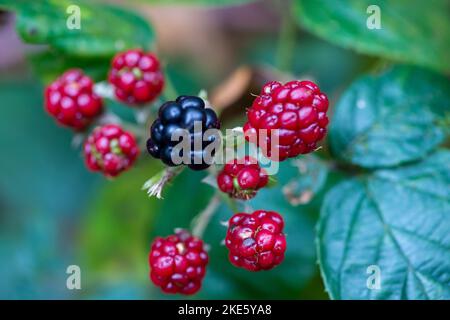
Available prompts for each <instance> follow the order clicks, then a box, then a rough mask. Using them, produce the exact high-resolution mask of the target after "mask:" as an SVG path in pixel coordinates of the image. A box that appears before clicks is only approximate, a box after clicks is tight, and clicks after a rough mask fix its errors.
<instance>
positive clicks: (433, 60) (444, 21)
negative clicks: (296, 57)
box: [293, 0, 450, 72]
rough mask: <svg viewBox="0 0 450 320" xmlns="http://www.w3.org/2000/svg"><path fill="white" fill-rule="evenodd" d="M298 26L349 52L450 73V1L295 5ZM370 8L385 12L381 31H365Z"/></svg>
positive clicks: (304, 0)
mask: <svg viewBox="0 0 450 320" xmlns="http://www.w3.org/2000/svg"><path fill="white" fill-rule="evenodd" d="M293 1H294V15H295V16H296V18H297V20H298V22H299V23H300V24H301V25H302V26H304V27H306V28H307V29H308V30H310V31H311V32H313V33H315V34H317V35H318V36H320V37H322V38H324V39H326V40H328V41H330V42H332V43H335V44H337V45H339V46H343V47H345V48H351V49H355V50H357V51H358V52H362V53H368V54H372V55H377V56H381V57H383V58H387V59H392V60H395V61H400V62H407V63H413V64H418V65H421V66H426V67H430V68H432V69H435V70H438V71H441V72H449V71H450V59H448V52H449V51H450V5H449V2H448V1H447V0H433V1H431V2H428V1H423V0H410V1H408V2H407V3H406V2H405V1H390V0H378V1H372V0H363V1H361V0H345V1H335V0H315V1H310V0H293ZM370 5H377V6H378V7H379V8H380V12H381V29H380V30H371V29H369V28H367V27H366V21H367V18H368V17H369V15H370V13H366V10H367V8H368V7H369V6H370Z"/></svg>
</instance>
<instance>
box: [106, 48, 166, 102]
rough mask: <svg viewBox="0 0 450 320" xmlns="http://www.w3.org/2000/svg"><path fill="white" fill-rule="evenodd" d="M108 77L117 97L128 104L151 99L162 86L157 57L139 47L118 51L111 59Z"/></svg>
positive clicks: (162, 81)
mask: <svg viewBox="0 0 450 320" xmlns="http://www.w3.org/2000/svg"><path fill="white" fill-rule="evenodd" d="M108 79H109V82H110V83H111V84H112V85H113V87H114V93H115V95H116V97H117V99H119V100H120V101H123V102H125V103H127V104H130V105H142V104H145V103H149V102H151V101H153V100H154V99H155V98H156V97H158V96H159V94H160V93H161V92H162V90H163V87H164V75H163V73H162V71H161V67H160V63H159V61H158V59H157V58H156V56H155V55H154V54H153V53H151V52H143V51H142V50H140V49H134V50H128V51H125V52H120V53H118V54H117V55H116V56H115V57H114V58H113V60H112V63H111V70H110V72H109V77H108Z"/></svg>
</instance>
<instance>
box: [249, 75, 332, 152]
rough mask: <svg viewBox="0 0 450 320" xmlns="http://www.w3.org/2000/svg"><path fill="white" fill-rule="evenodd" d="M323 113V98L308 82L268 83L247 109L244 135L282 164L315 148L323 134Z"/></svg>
mask: <svg viewBox="0 0 450 320" xmlns="http://www.w3.org/2000/svg"><path fill="white" fill-rule="evenodd" d="M327 110H328V98H327V96H326V95H325V94H324V93H322V92H320V89H319V87H318V86H317V85H316V84H315V83H313V82H311V81H290V82H288V83H286V84H284V85H283V84H281V83H280V82H277V81H273V82H269V83H267V84H266V85H265V86H264V87H263V88H262V90H261V94H260V95H259V96H258V97H257V98H256V99H255V100H254V101H253V104H252V106H251V107H250V108H249V109H248V111H247V118H248V121H247V123H246V124H245V126H244V132H245V134H246V138H247V140H250V141H252V142H256V143H257V144H258V146H259V147H261V149H262V151H263V153H264V154H265V155H266V156H267V157H269V158H271V159H272V160H276V161H283V160H285V159H287V158H292V157H296V156H298V155H299V154H305V153H309V152H312V151H314V150H315V149H316V148H317V142H319V141H320V140H321V139H322V138H323V137H324V136H325V134H326V131H327V125H328V117H327V114H326V112H327ZM261 129H266V130H267V136H262V132H263V131H261ZM271 134H273V135H275V136H276V138H277V140H278V142H277V143H276V142H272V139H273V136H271ZM251 137H253V138H251ZM255 138H257V141H253V139H255Z"/></svg>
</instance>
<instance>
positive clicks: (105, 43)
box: [0, 0, 154, 57]
mask: <svg viewBox="0 0 450 320" xmlns="http://www.w3.org/2000/svg"><path fill="white" fill-rule="evenodd" d="M2 5H4V6H5V7H6V8H7V9H11V10H13V11H14V12H16V14H17V30H18V32H19V34H20V35H21V37H22V39H23V40H24V41H26V42H28V43H33V44H48V45H50V46H51V47H52V48H54V49H56V50H58V51H60V52H63V53H65V54H67V55H69V56H76V57H112V56H113V55H114V54H115V53H116V52H117V51H121V50H125V49H129V48H135V47H142V48H144V49H148V46H149V44H150V43H152V41H153V40H154V33H153V30H152V28H151V27H150V25H149V24H148V23H147V21H145V20H144V19H143V18H141V17H140V16H139V15H136V14H135V13H133V12H131V11H128V10H125V9H124V8H120V7H116V6H112V5H108V4H105V3H100V2H96V1H88V0H75V1H71V0H43V1H27V0H14V1H8V0H1V1H0V7H1V6H2ZM71 5H77V6H79V7H80V11H81V12H82V19H83V20H82V21H83V26H82V28H81V29H68V28H67V26H66V20H67V17H68V16H69V14H68V13H67V12H66V10H67V8H68V7H69V6H71Z"/></svg>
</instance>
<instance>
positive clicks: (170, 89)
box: [164, 72, 179, 100]
mask: <svg viewBox="0 0 450 320" xmlns="http://www.w3.org/2000/svg"><path fill="white" fill-rule="evenodd" d="M164 78H165V79H164V82H165V84H164V97H165V98H166V100H175V99H176V98H177V97H178V96H179V95H178V92H177V90H176V88H175V86H174V85H173V82H172V80H171V79H170V77H169V73H168V72H166V73H165V75H164Z"/></svg>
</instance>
